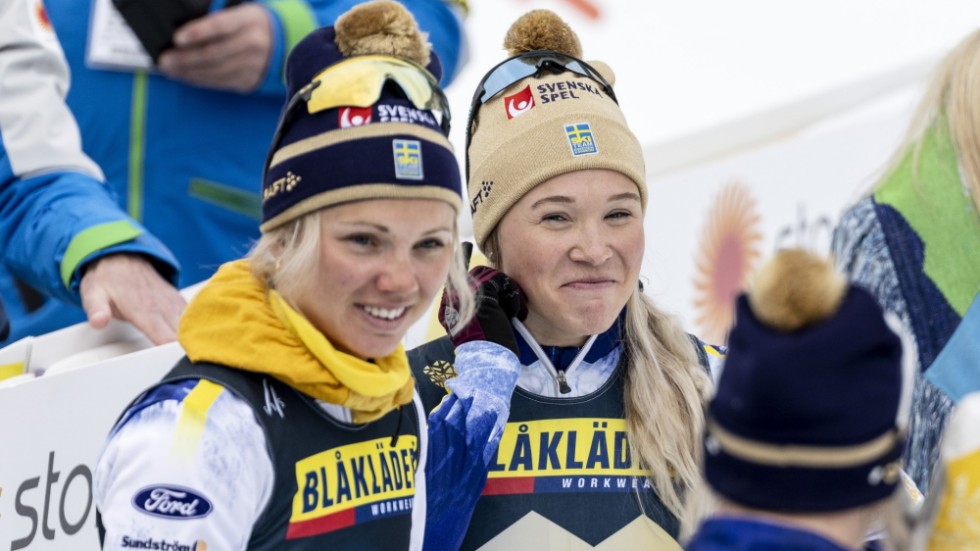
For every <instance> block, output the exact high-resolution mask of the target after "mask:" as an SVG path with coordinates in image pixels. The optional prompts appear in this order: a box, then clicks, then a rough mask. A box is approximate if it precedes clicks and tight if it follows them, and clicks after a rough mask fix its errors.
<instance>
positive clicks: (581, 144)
mask: <svg viewBox="0 0 980 551" xmlns="http://www.w3.org/2000/svg"><path fill="white" fill-rule="evenodd" d="M504 47H505V48H506V49H507V50H508V52H509V53H510V55H511V56H518V55H520V54H523V53H525V52H533V51H538V50H551V51H555V52H559V53H561V54H565V55H567V56H572V57H574V58H580V57H581V47H580V46H579V41H578V37H577V36H576V35H575V33H574V32H573V31H572V30H571V29H570V28H569V27H568V25H567V24H566V23H565V22H564V21H563V20H562V19H561V18H560V17H558V16H557V15H556V14H554V13H553V12H551V11H548V10H534V11H531V12H529V13H527V14H525V15H524V16H522V17H521V18H520V19H518V20H517V21H516V22H514V24H513V25H512V26H511V28H510V30H509V31H508V32H507V37H506V38H505V40H504ZM588 65H589V66H591V68H594V69H595V70H596V71H597V72H598V73H599V74H600V75H601V76H602V78H604V79H605V80H606V82H607V83H608V84H610V85H612V84H614V83H615V82H614V80H615V76H614V74H613V72H612V70H611V69H610V68H609V67H608V66H607V65H606V64H604V63H601V62H595V61H590V62H588ZM498 67H500V66H498ZM495 69H496V68H495ZM493 73H494V70H491V72H490V73H488V76H489V75H491V74H493ZM470 116H471V120H470V130H471V132H472V135H471V138H470V142H469V148H468V149H467V155H468V162H469V165H468V166H469V173H468V178H469V180H468V192H469V201H470V211H471V213H472V214H473V233H474V235H475V237H476V242H477V245H478V246H479V247H480V248H483V247H484V244H485V242H486V239H487V237H489V235H490V234H491V233H492V232H493V230H494V228H496V226H497V224H498V223H499V222H500V219H501V218H502V217H503V216H504V214H506V212H507V211H508V210H509V209H510V207H511V206H513V205H514V203H516V202H517V201H518V200H520V198H521V197H523V196H524V195H525V194H527V193H528V192H529V191H530V190H532V189H533V188H534V187H535V186H537V185H538V184H541V183H543V182H545V181H547V180H549V179H551V178H554V177H556V176H560V175H562V174H565V173H568V172H574V171H577V170H587V169H608V170H614V171H616V172H620V173H622V174H623V175H625V176H627V177H628V178H630V179H632V180H633V181H634V182H636V187H637V188H639V192H640V197H641V200H642V203H643V207H644V210H645V209H646V202H647V190H646V179H645V169H644V165H643V153H642V149H641V147H640V143H639V142H638V141H637V139H636V136H634V135H633V133H632V132H630V129H629V127H628V126H627V125H626V119H625V118H624V117H623V113H622V111H620V109H619V105H618V104H617V103H616V102H615V100H614V99H613V98H611V97H609V95H608V94H607V93H606V92H605V91H604V90H603V84H602V83H600V82H598V81H597V80H595V79H592V78H589V77H587V76H583V75H580V74H577V73H575V72H573V71H569V70H564V71H561V72H555V71H553V70H551V69H548V68H545V69H542V70H540V71H539V72H538V74H536V75H531V76H529V77H527V78H524V79H522V80H519V81H517V82H515V83H513V84H511V85H510V86H508V87H507V88H506V89H504V90H503V91H501V92H500V93H499V94H497V95H496V96H493V97H492V98H490V99H489V101H487V102H486V103H483V104H480V103H477V104H475V106H474V109H473V112H472V113H471V115H470Z"/></svg>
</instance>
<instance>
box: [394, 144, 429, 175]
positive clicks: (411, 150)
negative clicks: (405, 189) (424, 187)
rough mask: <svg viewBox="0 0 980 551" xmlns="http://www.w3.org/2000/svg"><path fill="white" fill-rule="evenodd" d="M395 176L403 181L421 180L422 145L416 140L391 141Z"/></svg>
mask: <svg viewBox="0 0 980 551" xmlns="http://www.w3.org/2000/svg"><path fill="white" fill-rule="evenodd" d="M392 150H393V151H394V155H395V176H396V177H397V178H401V179H403V180H421V179H422V178H423V172H422V144H421V143H420V142H419V141H418V140H393V141H392Z"/></svg>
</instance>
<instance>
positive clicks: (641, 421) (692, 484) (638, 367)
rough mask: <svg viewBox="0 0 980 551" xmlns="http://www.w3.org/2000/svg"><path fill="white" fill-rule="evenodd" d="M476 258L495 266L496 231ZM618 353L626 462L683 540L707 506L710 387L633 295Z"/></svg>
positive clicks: (664, 324) (690, 356)
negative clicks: (636, 467) (704, 461)
mask: <svg viewBox="0 0 980 551" xmlns="http://www.w3.org/2000/svg"><path fill="white" fill-rule="evenodd" d="M484 254H485V255H486V257H487V260H489V261H490V264H491V265H492V266H494V267H499V263H500V241H499V239H498V237H497V232H496V230H495V231H494V232H492V233H491V234H490V236H489V237H487V240H486V248H485V251H484ZM623 352H624V354H627V356H626V358H627V364H626V365H627V370H626V385H625V386H626V388H625V393H624V399H625V404H626V429H627V434H628V435H629V443H630V452H631V456H632V457H634V458H639V463H640V464H641V465H643V466H644V467H645V468H646V469H647V470H648V471H649V473H650V474H649V477H648V478H649V480H650V483H651V485H652V486H653V488H654V489H655V490H656V492H657V496H658V497H659V498H660V500H661V501H662V502H663V504H664V505H665V506H666V507H667V509H668V510H669V511H670V512H671V514H673V515H674V516H675V517H676V518H677V519H678V521H680V524H681V536H682V538H683V537H684V536H686V535H690V534H691V533H692V532H693V530H694V529H695V528H696V527H697V523H698V521H699V520H700V519H701V518H702V517H704V516H705V514H706V513H707V510H708V508H709V507H710V506H711V501H710V499H709V496H710V493H709V492H708V491H707V489H706V488H705V486H704V483H703V478H702V476H701V437H702V431H703V430H704V405H705V403H706V402H707V400H708V398H709V394H710V388H711V381H710V379H709V377H708V374H707V371H706V369H705V368H704V367H702V366H701V364H700V362H699V360H698V353H697V350H696V349H695V345H694V342H693V340H692V339H691V337H690V336H688V334H687V333H686V332H685V331H684V329H683V328H682V327H681V325H680V323H679V322H678V321H677V319H676V318H674V317H673V316H671V315H669V314H667V313H665V312H664V311H662V310H660V309H659V308H657V306H656V305H655V304H654V303H653V301H652V300H651V299H650V298H648V297H647V296H646V295H644V294H643V292H642V291H640V289H639V288H637V289H636V290H635V291H633V294H632V295H631V296H630V298H629V300H628V301H627V302H626V324H625V343H624V351H623ZM639 496H640V494H639V493H638V497H639ZM640 506H641V508H643V507H644V504H643V500H642V499H640Z"/></svg>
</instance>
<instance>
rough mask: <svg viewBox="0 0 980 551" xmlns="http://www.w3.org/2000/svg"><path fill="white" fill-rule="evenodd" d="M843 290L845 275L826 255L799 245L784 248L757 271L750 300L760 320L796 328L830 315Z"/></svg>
mask: <svg viewBox="0 0 980 551" xmlns="http://www.w3.org/2000/svg"><path fill="white" fill-rule="evenodd" d="M846 292H847V279H846V278H845V277H844V276H843V275H841V274H840V273H838V272H837V271H836V270H835V269H834V267H833V265H832V264H831V262H830V261H829V260H828V259H825V258H822V257H819V256H817V255H815V254H813V253H810V252H808V251H805V250H802V249H785V250H782V251H779V252H778V253H776V255H775V256H774V257H773V258H772V260H771V261H770V262H769V263H768V264H766V265H765V266H764V267H763V268H762V269H761V270H760V271H759V273H758V275H757V276H756V278H755V281H754V283H753V285H752V288H751V290H750V292H749V304H750V306H751V307H752V311H753V312H754V313H755V315H756V317H757V318H758V319H759V321H761V322H763V323H765V324H766V325H768V326H770V327H772V328H774V329H778V330H781V331H795V330H797V329H800V328H802V327H804V326H806V325H810V324H813V323H817V322H820V321H822V320H825V319H827V318H829V317H830V316H831V315H833V314H834V312H836V311H837V308H838V307H839V306H840V303H841V301H842V300H843V298H844V295H845V294H846Z"/></svg>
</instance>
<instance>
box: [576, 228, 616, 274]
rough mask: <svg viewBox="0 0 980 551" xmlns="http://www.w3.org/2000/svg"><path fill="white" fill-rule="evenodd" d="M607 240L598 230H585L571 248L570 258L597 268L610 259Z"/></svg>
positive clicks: (610, 253)
mask: <svg viewBox="0 0 980 551" xmlns="http://www.w3.org/2000/svg"><path fill="white" fill-rule="evenodd" d="M612 254H613V252H612V247H610V246H609V240H608V239H607V238H606V236H605V235H604V233H603V232H602V231H601V230H599V229H598V228H585V229H583V231H582V232H580V234H579V236H578V240H577V242H576V243H575V245H573V246H572V250H571V252H570V257H571V259H572V260H574V261H575V262H585V263H588V264H591V265H593V266H598V265H601V264H602V263H604V262H605V261H607V260H609V258H610V257H612Z"/></svg>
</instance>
